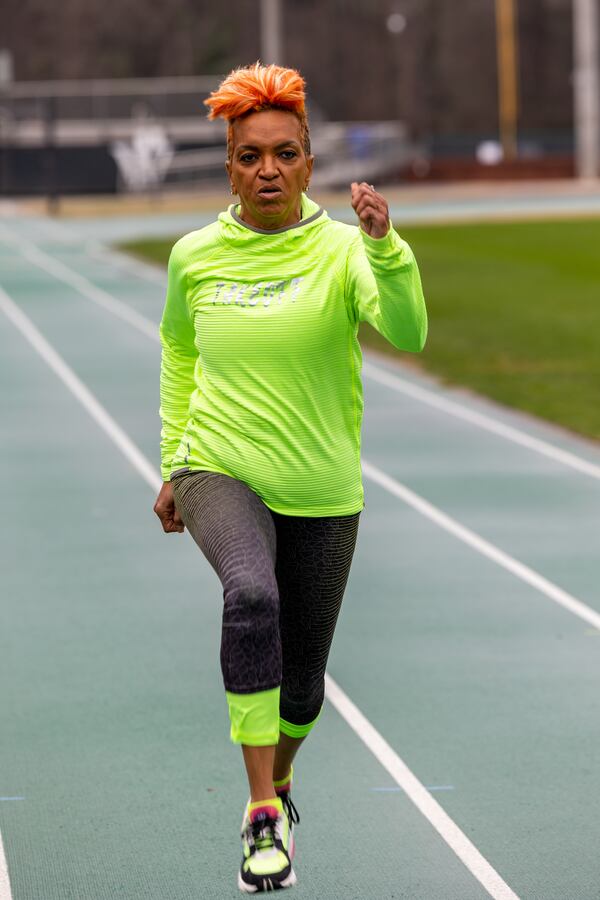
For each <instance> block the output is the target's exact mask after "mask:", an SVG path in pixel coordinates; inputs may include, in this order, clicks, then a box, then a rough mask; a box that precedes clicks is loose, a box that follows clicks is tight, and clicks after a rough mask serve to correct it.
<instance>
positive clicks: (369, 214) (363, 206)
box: [350, 181, 390, 238]
mask: <svg viewBox="0 0 600 900" xmlns="http://www.w3.org/2000/svg"><path fill="white" fill-rule="evenodd" d="M350 188H351V191H352V197H351V203H352V208H353V209H354V212H355V213H356V215H357V216H358V219H359V223H360V227H361V228H362V230H363V231H365V232H366V233H367V234H368V235H369V237H372V238H382V237H385V236H386V234H387V233H388V229H389V227H390V212H389V209H388V205H387V203H386V202H385V200H384V199H383V197H382V196H381V194H378V193H377V191H376V190H375V188H374V187H373V185H371V184H367V183H366V181H361V183H360V184H358V182H356V181H353V182H352V184H351V185H350Z"/></svg>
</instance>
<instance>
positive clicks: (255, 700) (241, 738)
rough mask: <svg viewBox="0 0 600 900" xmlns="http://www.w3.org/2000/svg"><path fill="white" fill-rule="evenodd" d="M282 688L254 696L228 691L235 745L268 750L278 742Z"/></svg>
mask: <svg viewBox="0 0 600 900" xmlns="http://www.w3.org/2000/svg"><path fill="white" fill-rule="evenodd" d="M279 693H280V688H278V687H276V688H272V689H271V690H270V691H257V692H256V693H255V694H232V693H231V692H230V691H225V696H226V697H227V703H228V705H229V718H230V720H231V732H230V736H231V740H232V741H233V743H234V744H248V745H249V746H250V747H268V746H270V745H271V744H276V743H277V742H278V741H279Z"/></svg>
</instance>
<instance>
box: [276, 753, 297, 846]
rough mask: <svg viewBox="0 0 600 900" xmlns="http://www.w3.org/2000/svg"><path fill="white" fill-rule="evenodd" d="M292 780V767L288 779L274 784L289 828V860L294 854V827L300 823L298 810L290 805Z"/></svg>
mask: <svg viewBox="0 0 600 900" xmlns="http://www.w3.org/2000/svg"><path fill="white" fill-rule="evenodd" d="M293 778H294V767H293V766H292V767H291V771H290V774H289V777H288V778H285V779H282V780H281V781H276V782H275V793H276V794H277V796H278V797H279V798H280V800H281V803H282V805H283V810H284V812H285V814H286V815H287V817H288V823H289V826H290V850H289V856H290V859H293V858H294V853H295V852H296V842H295V840H294V825H298V824H299V823H300V816H299V814H298V810H297V809H296V807H295V806H294V804H293V803H292V798H291V797H290V793H291V790H292V781H293Z"/></svg>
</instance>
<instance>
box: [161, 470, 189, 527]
mask: <svg viewBox="0 0 600 900" xmlns="http://www.w3.org/2000/svg"><path fill="white" fill-rule="evenodd" d="M154 512H155V513H156V515H157V516H158V518H159V519H160V521H161V522H162V527H163V531H166V532H167V533H169V532H172V531H178V532H179V533H181V532H183V531H184V530H185V525H184V524H183V522H182V520H181V516H180V515H179V513H178V511H177V507H176V506H175V501H174V499H173V485H172V484H171V482H170V481H165V482H164V483H163V486H162V487H161V489H160V492H159V494H158V497H157V498H156V503H155V504H154Z"/></svg>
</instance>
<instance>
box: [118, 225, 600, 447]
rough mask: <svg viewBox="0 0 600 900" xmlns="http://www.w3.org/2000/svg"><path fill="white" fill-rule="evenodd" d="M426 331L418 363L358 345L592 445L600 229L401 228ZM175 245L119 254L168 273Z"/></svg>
mask: <svg viewBox="0 0 600 900" xmlns="http://www.w3.org/2000/svg"><path fill="white" fill-rule="evenodd" d="M399 230H400V233H401V234H402V236H403V237H405V238H406V240H408V241H409V242H410V244H411V245H412V247H413V249H414V251H415V253H416V256H417V259H418V261H419V265H420V268H421V273H422V277H423V284H424V289H425V296H426V299H427V307H428V310H429V319H430V330H429V339H428V342H427V347H426V348H425V350H424V351H423V353H422V354H420V355H419V356H418V357H412V356H410V355H409V354H402V353H400V352H399V351H397V350H395V349H394V348H393V347H392V346H391V345H390V344H388V343H387V341H385V340H384V339H383V338H382V337H380V335H378V334H377V332H375V331H374V330H373V329H372V328H371V327H370V326H369V325H366V324H363V325H362V326H361V334H360V339H361V343H362V344H363V345H365V346H370V347H373V348H375V349H378V350H381V351H383V352H385V353H390V354H393V355H401V356H404V357H409V356H410V359H411V361H412V362H414V363H415V364H417V365H420V366H423V367H424V368H425V369H427V370H429V371H430V372H432V373H434V374H435V375H437V376H439V377H441V378H442V380H444V381H447V382H448V383H454V384H462V385H465V386H466V387H469V388H472V389H473V390H475V391H478V392H480V393H482V394H486V395H487V396H489V397H492V398H493V399H494V400H498V401H500V402H501V403H505V404H508V405H511V406H514V407H517V408H519V409H522V410H525V411H527V412H531V413H534V414H536V415H539V416H543V417H545V418H547V419H550V420H551V421H554V422H557V423H558V424H560V425H564V426H566V427H568V428H571V429H573V430H575V431H578V432H580V433H581V434H585V435H587V436H589V437H593V438H600V403H599V402H598V398H599V397H600V263H599V262H598V258H599V257H598V246H600V219H581V220H564V219H562V220H561V219H558V220H556V221H549V220H544V221H535V222H531V221H530V222H506V223H504V222H503V223H493V224H492V223H488V224H477V225H457V224H453V225H447V226H446V225H444V226H438V225H435V226H418V227H415V226H411V227H408V228H403V229H399ZM173 240H174V239H169V240H167V239H163V240H149V241H141V242H136V243H130V244H125V245H123V248H124V249H126V250H128V251H130V252H132V253H135V254H136V255H140V256H143V257H145V258H147V259H152V260H155V261H156V262H160V263H166V260H167V259H168V255H169V250H170V248H171V246H172V244H173Z"/></svg>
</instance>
